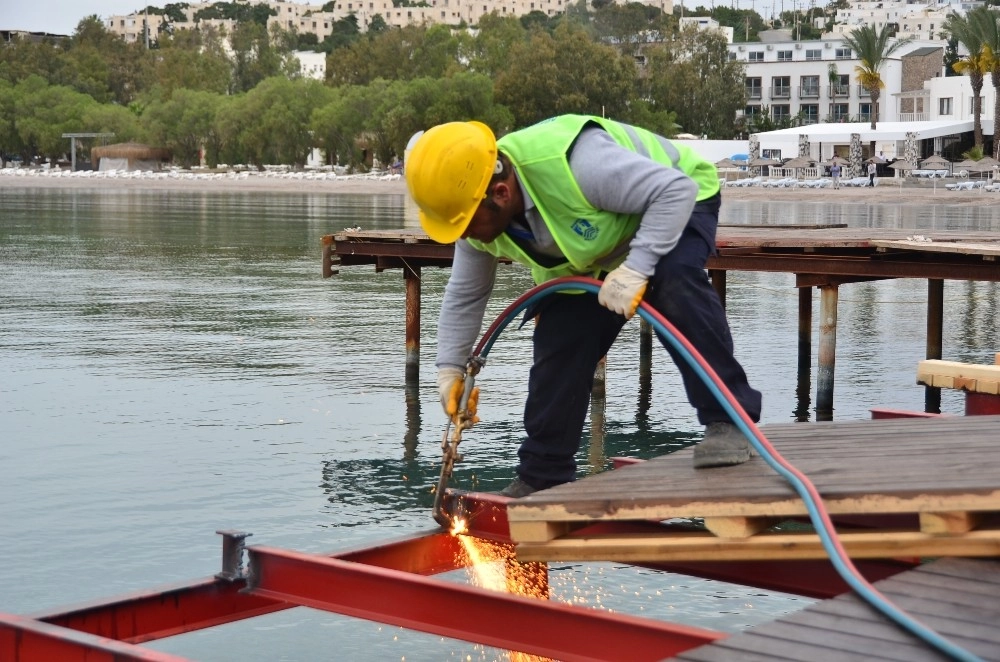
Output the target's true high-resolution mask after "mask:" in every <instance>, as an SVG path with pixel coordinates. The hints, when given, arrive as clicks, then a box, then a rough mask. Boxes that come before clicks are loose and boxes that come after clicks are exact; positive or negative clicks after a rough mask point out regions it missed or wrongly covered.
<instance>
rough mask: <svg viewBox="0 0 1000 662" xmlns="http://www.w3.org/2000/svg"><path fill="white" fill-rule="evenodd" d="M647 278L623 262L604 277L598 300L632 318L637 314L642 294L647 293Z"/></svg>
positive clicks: (620, 313) (606, 306)
mask: <svg viewBox="0 0 1000 662" xmlns="http://www.w3.org/2000/svg"><path fill="white" fill-rule="evenodd" d="M647 280H648V279H647V278H646V277H645V276H643V275H642V274H640V273H639V272H637V271H635V270H634V269H629V268H628V267H626V266H625V265H624V264H623V265H621V266H620V267H618V268H617V269H615V270H614V271H612V272H611V273H609V274H608V275H607V277H606V278H605V279H604V283H603V284H602V285H601V289H600V291H599V292H598V293H597V301H598V302H599V303H600V304H601V305H602V306H604V307H605V308H608V309H610V310H613V311H615V312H616V313H618V314H619V315H624V316H625V319H630V318H631V317H632V316H633V315H635V309H636V308H638V307H639V303H640V302H641V301H642V295H643V294H645V293H646V282H647Z"/></svg>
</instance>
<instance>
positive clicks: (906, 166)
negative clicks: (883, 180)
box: [889, 159, 917, 170]
mask: <svg viewBox="0 0 1000 662" xmlns="http://www.w3.org/2000/svg"><path fill="white" fill-rule="evenodd" d="M889 167H890V168H892V169H893V170H915V169H916V167H917V166H915V165H913V164H912V163H910V162H909V161H904V160H902V159H900V160H899V161H895V162H893V163H890V164H889Z"/></svg>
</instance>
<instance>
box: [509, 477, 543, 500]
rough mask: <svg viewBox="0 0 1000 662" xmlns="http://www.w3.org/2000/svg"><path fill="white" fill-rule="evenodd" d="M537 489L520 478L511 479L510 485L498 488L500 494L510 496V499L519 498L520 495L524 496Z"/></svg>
mask: <svg viewBox="0 0 1000 662" xmlns="http://www.w3.org/2000/svg"><path fill="white" fill-rule="evenodd" d="M537 491H538V490H536V489H535V488H534V487H532V486H531V485H528V484H527V483H526V482H524V481H523V480H521V479H520V478H515V479H514V480H513V481H511V484H510V485H508V486H507V487H505V488H503V489H502V490H500V496H505V497H510V498H511V499H520V498H521V497H526V496H528V495H529V494H532V493H533V492H537Z"/></svg>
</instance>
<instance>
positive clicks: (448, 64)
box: [0, 0, 745, 168]
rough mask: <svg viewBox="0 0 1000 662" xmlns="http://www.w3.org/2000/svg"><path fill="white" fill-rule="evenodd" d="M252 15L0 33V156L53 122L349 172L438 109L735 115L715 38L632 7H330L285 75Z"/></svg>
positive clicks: (655, 124) (734, 67) (30, 149)
mask: <svg viewBox="0 0 1000 662" xmlns="http://www.w3.org/2000/svg"><path fill="white" fill-rule="evenodd" d="M351 18H353V17H351ZM261 19H262V17H261V16H257V15H250V16H246V17H245V20H241V21H239V22H238V23H237V26H236V28H235V29H234V30H233V32H232V34H228V35H226V34H220V33H218V32H216V31H214V30H213V29H206V28H202V29H183V30H181V29H177V30H172V31H171V30H165V31H164V32H163V33H162V34H163V35H164V36H161V38H160V39H159V40H157V42H156V43H153V44H150V47H149V48H147V47H146V44H145V43H125V42H124V41H123V40H122V39H120V38H118V37H117V36H115V35H114V34H112V33H110V32H108V31H107V30H106V29H105V27H104V26H103V24H102V23H101V21H100V20H99V18H98V17H97V16H91V17H87V18H85V19H84V20H82V21H81V22H80V23H79V25H78V27H77V29H76V31H75V32H74V34H73V35H72V37H71V38H69V39H63V40H55V39H50V40H44V41H41V42H34V41H30V40H13V41H12V42H10V43H8V44H6V45H4V46H2V47H0V154H3V155H6V156H8V157H9V156H11V155H18V156H20V157H21V158H23V159H24V160H25V161H26V162H27V161H31V160H34V159H36V158H39V157H41V158H43V159H45V158H47V159H51V160H53V161H54V160H57V159H59V158H61V157H64V156H65V155H66V153H67V150H68V147H69V144H68V143H69V141H68V139H65V138H62V134H63V133H70V132H73V133H83V132H101V133H114V134H115V141H116V142H123V141H138V142H145V143H148V144H151V145H155V146H157V147H166V148H169V149H170V150H172V151H173V153H174V158H175V162H176V163H177V164H178V165H182V166H191V165H194V164H197V163H198V161H199V158H200V153H201V150H205V158H206V160H207V163H208V164H209V165H210V166H211V165H216V164H219V163H228V164H235V163H241V164H250V165H254V166H258V167H260V166H263V165H264V164H288V165H292V166H302V165H304V163H305V161H306V158H307V156H308V154H309V152H310V149H311V148H313V147H320V148H322V149H323V150H324V152H325V154H327V155H328V159H329V162H330V163H331V164H340V165H346V166H351V167H354V168H362V167H363V164H364V162H365V156H366V155H367V156H372V155H373V156H374V157H375V158H377V159H378V160H379V161H381V162H382V163H388V162H390V161H391V160H392V159H394V158H398V157H399V156H401V155H402V154H403V151H404V148H405V145H406V143H407V141H408V140H409V137H410V136H412V135H413V133H415V132H416V131H419V130H423V129H426V128H428V127H430V126H432V125H434V124H437V123H440V122H445V121H451V120H468V119H476V120H480V121H483V122H486V123H487V124H489V125H490V126H492V127H493V128H494V129H495V130H496V131H497V132H498V133H499V134H503V133H505V132H507V131H510V130H512V129H516V128H520V127H523V126H527V125H530V124H532V123H534V122H537V121H539V120H541V119H544V118H546V117H549V116H551V115H555V114H559V113H587V114H595V115H605V116H607V117H613V118H615V119H619V120H622V121H627V122H633V123H636V124H641V125H643V126H646V127H648V128H650V129H652V130H655V131H659V132H661V133H663V134H665V135H668V136H669V135H674V134H675V133H677V132H680V131H684V132H689V133H694V134H698V135H706V136H708V137H710V138H722V139H728V138H732V137H734V136H735V135H737V134H738V133H739V132H740V131H741V130H743V129H744V127H740V126H739V125H738V124H737V119H736V118H737V111H738V110H741V109H742V108H743V107H744V103H745V100H744V94H745V91H744V67H743V65H742V64H741V63H739V62H736V61H734V60H730V59H729V57H728V51H727V44H726V41H725V38H724V37H723V36H722V35H721V34H720V33H717V32H714V31H705V30H701V31H699V30H697V29H696V28H694V27H690V28H685V29H680V28H679V24H678V21H677V18H676V17H675V16H671V15H664V14H662V13H661V12H659V10H656V9H653V8H650V7H647V6H644V5H641V4H638V3H630V4H625V5H614V4H608V5H606V6H603V7H600V8H598V9H596V10H594V11H590V10H588V9H587V5H586V3H585V2H584V0H578V2H577V3H576V4H574V5H572V6H571V7H570V8H569V9H568V10H567V11H566V12H565V13H564V14H562V15H560V16H558V17H547V16H545V15H544V14H541V13H540V12H535V13H532V14H528V15H526V16H523V17H520V18H514V17H500V16H497V15H495V14H492V15H489V16H486V17H484V18H483V19H482V20H481V21H480V23H479V25H478V26H476V29H475V30H468V29H465V28H464V27H458V28H456V27H454V26H445V25H430V26H408V27H405V28H388V27H384V23H379V25H380V26H381V27H379V29H375V30H369V31H368V32H365V33H360V32H358V31H357V29H356V28H357V24H356V22H352V21H350V20H345V21H342V22H341V24H340V25H339V26H338V29H337V30H336V31H335V35H334V37H335V42H336V43H335V44H334V43H326V44H325V45H320V44H316V48H317V50H319V51H324V52H325V51H326V49H329V50H328V53H327V55H326V58H327V77H326V80H323V81H317V80H312V79H309V78H305V77H303V76H302V75H301V74H300V73H299V64H298V61H297V59H296V58H295V57H294V56H293V54H292V53H293V51H294V50H295V49H298V48H301V47H302V43H301V42H302V39H301V36H299V35H296V34H295V33H293V32H288V31H285V30H282V29H280V28H273V29H271V30H270V31H269V30H268V29H267V27H266V25H265V22H264V21H262V20H261ZM352 24H353V26H354V27H353V29H352V28H351V25H352ZM227 39H228V43H229V47H228V49H227V48H226V47H225V46H224V44H225V42H226V40H227ZM640 61H641V62H643V63H644V64H643V65H641V66H640Z"/></svg>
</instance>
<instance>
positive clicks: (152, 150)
mask: <svg viewBox="0 0 1000 662" xmlns="http://www.w3.org/2000/svg"><path fill="white" fill-rule="evenodd" d="M90 158H91V160H92V161H93V162H95V163H96V162H98V161H99V160H100V159H103V158H108V159H128V160H129V161H169V160H171V159H172V158H173V154H172V153H171V151H170V150H169V149H166V148H163V147H150V146H149V145H143V144H141V143H117V144H115V145H102V146H100V147H94V148H93V149H91V150H90Z"/></svg>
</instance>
